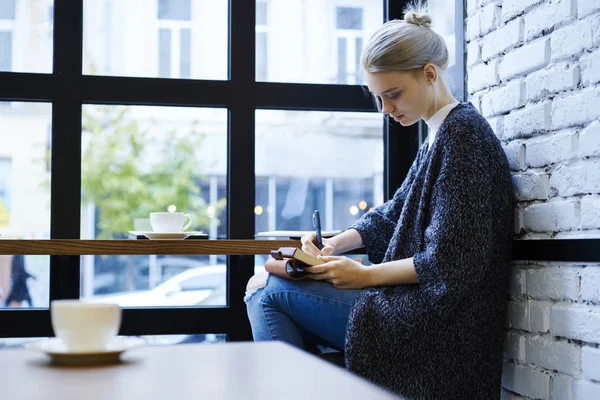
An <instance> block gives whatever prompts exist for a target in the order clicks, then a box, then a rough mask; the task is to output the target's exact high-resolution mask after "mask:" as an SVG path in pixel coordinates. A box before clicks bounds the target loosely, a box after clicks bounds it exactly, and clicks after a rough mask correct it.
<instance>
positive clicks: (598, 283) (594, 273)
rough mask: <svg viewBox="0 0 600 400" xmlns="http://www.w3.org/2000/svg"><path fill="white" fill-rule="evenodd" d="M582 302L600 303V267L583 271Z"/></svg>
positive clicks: (587, 268)
mask: <svg viewBox="0 0 600 400" xmlns="http://www.w3.org/2000/svg"><path fill="white" fill-rule="evenodd" d="M581 300H584V301H591V302H594V303H600V266H594V267H586V268H583V269H582V270H581Z"/></svg>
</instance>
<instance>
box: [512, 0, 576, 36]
mask: <svg viewBox="0 0 600 400" xmlns="http://www.w3.org/2000/svg"><path fill="white" fill-rule="evenodd" d="M576 16H577V3H576V1H575V0H547V1H545V2H543V3H541V4H540V5H539V6H538V7H535V8H533V9H532V10H531V11H530V12H529V13H527V14H526V15H525V17H524V18H525V28H524V32H523V36H524V39H525V40H531V39H532V38H534V37H536V36H538V35H540V34H543V33H545V32H547V31H549V30H551V29H552V28H553V27H554V26H555V25H557V24H560V23H562V22H564V21H566V20H569V19H571V18H575V17H576Z"/></svg>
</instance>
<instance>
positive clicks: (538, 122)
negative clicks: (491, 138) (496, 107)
mask: <svg viewBox="0 0 600 400" xmlns="http://www.w3.org/2000/svg"><path fill="white" fill-rule="evenodd" d="M551 127H552V103H550V102H549V101H547V102H543V103H537V104H528V105H527V106H525V108H522V109H519V110H515V111H512V112H511V113H510V114H508V115H507V116H506V117H505V118H504V139H505V140H512V139H516V138H520V137H527V136H531V135H532V134H534V133H536V132H540V131H547V130H550V128H551Z"/></svg>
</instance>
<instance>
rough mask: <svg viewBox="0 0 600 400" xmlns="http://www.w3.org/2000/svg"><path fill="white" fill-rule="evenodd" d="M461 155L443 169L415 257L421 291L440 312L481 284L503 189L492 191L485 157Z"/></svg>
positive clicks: (491, 255) (491, 181)
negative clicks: (500, 192)
mask: <svg viewBox="0 0 600 400" xmlns="http://www.w3.org/2000/svg"><path fill="white" fill-rule="evenodd" d="M461 153H462V154H461V155H460V156H456V155H454V157H453V159H452V160H450V161H448V162H447V165H445V166H444V167H442V169H441V170H440V175H439V176H438V178H437V180H436V182H435V184H434V186H433V190H432V196H431V201H430V203H429V204H428V205H427V206H428V207H429V210H430V218H429V219H428V223H427V226H426V228H425V230H424V237H423V245H422V250H421V251H418V252H417V253H416V254H415V255H414V257H413V263H414V267H415V271H416V273H417V277H418V279H419V284H420V285H422V290H423V293H424V295H425V296H426V297H427V298H428V303H429V304H430V305H431V306H433V308H434V310H438V311H441V310H442V309H443V308H447V307H453V306H454V305H456V304H457V303H458V302H459V301H460V300H461V299H462V298H463V297H464V296H465V295H467V294H468V292H469V291H470V290H471V289H472V288H473V287H474V286H475V285H477V284H478V282H479V281H480V279H482V277H483V276H484V273H485V272H486V268H488V267H489V266H490V261H491V259H492V257H493V251H494V246H495V244H494V240H496V239H495V238H496V236H495V235H494V226H493V221H494V208H495V207H496V208H497V206H498V204H497V202H495V201H494V198H495V197H494V193H495V191H497V190H501V189H502V188H499V187H493V186H494V180H493V178H492V175H493V174H492V173H491V172H490V168H488V167H486V162H485V158H484V159H483V160H482V159H481V158H479V159H478V158H477V157H474V158H473V157H471V156H469V155H467V154H466V152H464V153H463V152H461ZM478 161H482V162H478ZM496 198H498V196H496Z"/></svg>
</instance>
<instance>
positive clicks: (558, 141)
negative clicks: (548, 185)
mask: <svg viewBox="0 0 600 400" xmlns="http://www.w3.org/2000/svg"><path fill="white" fill-rule="evenodd" d="M548 105H549V104H548ZM547 112H548V113H550V107H548V109H547ZM547 129H548V128H547ZM578 137H579V136H578V135H577V132H576V131H574V130H567V131H561V132H558V133H556V134H554V135H543V136H540V137H536V138H533V139H531V140H528V141H527V142H525V146H527V159H526V161H527V166H529V167H543V166H546V165H551V164H554V163H557V162H559V161H565V160H570V159H572V158H574V157H576V156H577V155H578V150H577V144H578Z"/></svg>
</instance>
